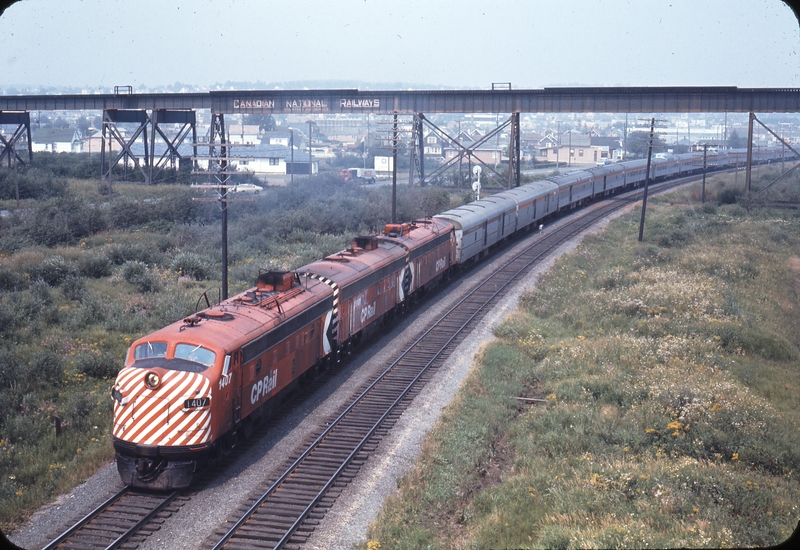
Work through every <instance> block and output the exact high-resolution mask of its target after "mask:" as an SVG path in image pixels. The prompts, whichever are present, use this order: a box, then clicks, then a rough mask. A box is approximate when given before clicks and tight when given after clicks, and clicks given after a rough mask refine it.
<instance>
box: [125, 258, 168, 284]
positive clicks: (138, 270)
mask: <svg viewBox="0 0 800 550" xmlns="http://www.w3.org/2000/svg"><path fill="white" fill-rule="evenodd" d="M122 278H123V279H125V280H126V281H127V282H129V283H130V284H132V285H133V286H135V287H136V289H137V290H138V291H139V292H153V291H154V290H157V289H158V287H159V285H158V279H157V278H156V277H155V276H154V275H153V274H152V273H151V272H150V269H149V268H148V267H147V265H146V264H145V263H144V262H139V261H130V262H125V263H124V264H122Z"/></svg>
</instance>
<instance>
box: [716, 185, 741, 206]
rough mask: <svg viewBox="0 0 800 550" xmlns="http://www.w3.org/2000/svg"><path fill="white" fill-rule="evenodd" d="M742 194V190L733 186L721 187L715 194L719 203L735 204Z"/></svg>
mask: <svg viewBox="0 0 800 550" xmlns="http://www.w3.org/2000/svg"><path fill="white" fill-rule="evenodd" d="M743 196H744V191H743V190H742V189H739V188H734V187H723V188H722V189H720V191H719V193H718V194H717V202H718V203H719V204H736V203H737V202H739V199H740V198H742V197H743Z"/></svg>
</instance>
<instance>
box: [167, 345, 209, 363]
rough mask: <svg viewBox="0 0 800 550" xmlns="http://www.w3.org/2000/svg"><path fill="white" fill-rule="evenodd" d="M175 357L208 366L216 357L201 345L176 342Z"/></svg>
mask: <svg viewBox="0 0 800 550" xmlns="http://www.w3.org/2000/svg"><path fill="white" fill-rule="evenodd" d="M175 358H176V359H186V360H187V361H194V362H195V363H200V364H201V365H205V366H207V367H210V366H212V365H213V364H214V361H216V359H217V354H216V353H214V352H213V351H211V350H210V349H206V348H204V347H202V346H195V345H193V344H178V345H177V346H175Z"/></svg>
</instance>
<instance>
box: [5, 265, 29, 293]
mask: <svg viewBox="0 0 800 550" xmlns="http://www.w3.org/2000/svg"><path fill="white" fill-rule="evenodd" d="M27 286H28V279H26V278H25V276H23V275H21V274H19V273H17V272H16V271H12V270H10V269H6V268H5V267H0V290H3V291H5V292H13V291H15V290H22V289H24V288H26V287H27Z"/></svg>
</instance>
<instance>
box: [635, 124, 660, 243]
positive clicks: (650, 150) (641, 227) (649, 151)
mask: <svg viewBox="0 0 800 550" xmlns="http://www.w3.org/2000/svg"><path fill="white" fill-rule="evenodd" d="M659 122H662V121H659ZM655 128H656V119H655V117H654V118H651V119H650V138H649V140H648V146H647V172H646V173H645V178H644V195H643V197H642V219H641V221H640V222H639V242H642V239H643V238H644V214H645V211H646V210H647V188H648V187H649V185H650V163H651V158H652V156H653V134H654V133H655Z"/></svg>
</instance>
